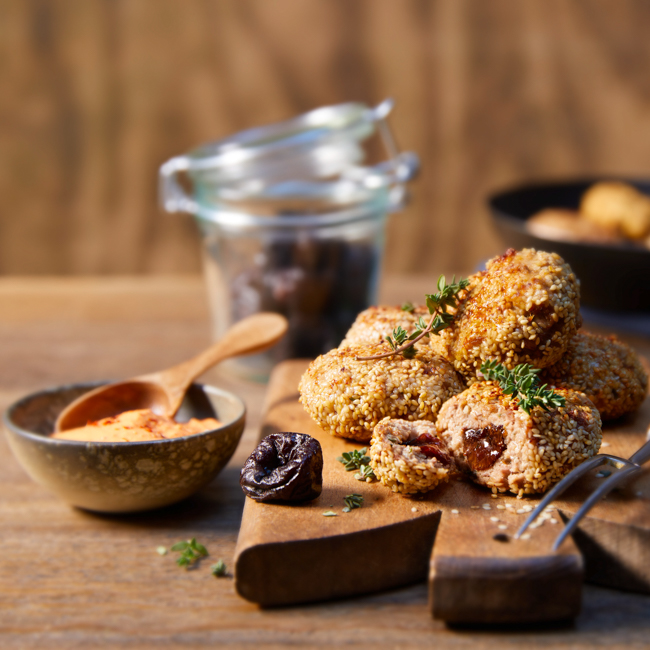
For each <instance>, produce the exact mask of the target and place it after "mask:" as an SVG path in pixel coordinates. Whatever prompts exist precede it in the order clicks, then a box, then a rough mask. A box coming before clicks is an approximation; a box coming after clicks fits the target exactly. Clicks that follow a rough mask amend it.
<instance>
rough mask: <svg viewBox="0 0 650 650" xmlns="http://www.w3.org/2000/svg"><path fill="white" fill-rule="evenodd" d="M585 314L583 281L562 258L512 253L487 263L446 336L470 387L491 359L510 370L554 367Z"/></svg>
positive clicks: (528, 252) (544, 253)
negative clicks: (522, 366)
mask: <svg viewBox="0 0 650 650" xmlns="http://www.w3.org/2000/svg"><path fill="white" fill-rule="evenodd" d="M579 309H580V291H579V284H578V280H577V279H576V277H575V275H574V274H573V272H572V271H571V268H570V267H569V265H568V264H566V263H565V262H564V261H563V260H562V258H561V257H560V256H559V255H557V254H555V253H546V252H543V251H536V250H534V249H532V248H527V249H524V250H522V251H519V252H517V251H515V250H513V249H509V250H508V251H506V253H505V254H504V255H501V256H500V257H496V258H494V259H493V260H490V261H489V262H488V263H487V269H486V272H485V274H484V275H483V276H482V277H481V278H480V281H477V282H476V284H475V286H474V287H473V288H472V290H471V292H470V295H469V297H468V298H467V299H466V300H465V301H464V302H463V303H462V304H461V306H460V307H459V310H458V314H457V316H456V320H455V321H454V325H453V326H452V328H449V332H448V334H447V335H446V336H447V338H448V339H451V341H450V344H449V345H450V353H451V358H452V363H453V364H454V367H455V368H456V370H458V371H459V372H460V373H461V374H463V375H464V376H465V378H466V379H467V381H468V382H469V383H472V382H474V381H477V379H480V378H481V377H480V374H478V371H479V369H480V367H481V365H482V363H483V362H484V361H486V360H488V359H496V360H497V361H499V362H501V363H503V364H504V365H505V366H506V367H507V368H509V369H512V368H514V367H515V366H516V365H517V364H520V363H530V364H531V365H533V366H535V367H537V368H545V367H547V366H550V365H552V364H554V363H556V362H557V361H559V359H560V358H561V357H562V355H563V354H564V352H565V350H566V348H567V346H568V344H569V341H570V339H571V337H572V336H573V335H574V334H575V332H576V331H577V329H578V327H579V325H580V314H579Z"/></svg>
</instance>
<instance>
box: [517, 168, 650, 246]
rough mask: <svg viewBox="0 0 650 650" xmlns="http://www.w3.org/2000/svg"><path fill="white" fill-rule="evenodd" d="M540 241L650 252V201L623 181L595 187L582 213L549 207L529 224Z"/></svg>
mask: <svg viewBox="0 0 650 650" xmlns="http://www.w3.org/2000/svg"><path fill="white" fill-rule="evenodd" d="M526 229H527V230H528V231H530V232H531V233H532V234H533V235H536V236H537V237H543V238H545V239H553V240H556V241H569V242H581V243H586V244H625V243H626V242H627V243H628V244H629V243H635V242H638V243H641V244H642V245H645V246H646V247H648V248H650V197H649V196H647V195H646V194H644V193H643V192H639V190H637V189H636V188H635V187H634V186H632V185H630V184H628V183H622V182H619V181H608V182H601V183H595V184H594V185H592V186H591V187H590V188H589V189H588V190H587V191H586V192H585V193H584V194H583V195H582V199H581V201H580V208H579V210H567V209H565V208H560V207H552V206H550V207H548V208H546V209H544V210H541V211H540V212H538V213H537V214H534V215H533V216H532V217H530V218H529V219H528V220H527V221H526Z"/></svg>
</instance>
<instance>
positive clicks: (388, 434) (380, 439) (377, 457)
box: [368, 418, 456, 494]
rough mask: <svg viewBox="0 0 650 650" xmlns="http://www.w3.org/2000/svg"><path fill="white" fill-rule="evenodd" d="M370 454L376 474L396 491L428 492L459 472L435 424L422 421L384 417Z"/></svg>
mask: <svg viewBox="0 0 650 650" xmlns="http://www.w3.org/2000/svg"><path fill="white" fill-rule="evenodd" d="M368 453H369V455H370V466H371V467H372V469H373V471H374V473H375V476H376V477H377V478H378V479H379V480H380V481H381V482H382V483H383V484H384V485H385V486H386V487H389V488H391V490H393V492H401V493H403V494H414V493H416V492H428V491H429V490H432V489H433V488H435V487H436V485H438V484H439V483H442V482H444V481H447V480H449V478H451V477H452V476H453V475H454V474H455V472H456V467H455V464H454V460H453V458H452V456H451V454H450V453H449V450H448V449H447V445H446V444H445V442H444V441H443V440H441V439H440V437H439V436H438V431H437V429H436V425H435V424H433V423H432V422H426V421H423V420H421V421H418V422H409V421H408V420H391V419H390V418H386V419H385V420H382V421H381V422H380V423H379V424H378V425H377V426H376V427H375V430H374V431H373V434H372V442H371V445H370V450H369V452H368Z"/></svg>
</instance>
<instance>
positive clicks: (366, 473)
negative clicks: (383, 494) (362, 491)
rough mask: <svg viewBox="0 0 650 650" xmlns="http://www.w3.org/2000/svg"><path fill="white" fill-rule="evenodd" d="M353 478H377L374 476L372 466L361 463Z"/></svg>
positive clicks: (374, 479) (370, 479)
mask: <svg viewBox="0 0 650 650" xmlns="http://www.w3.org/2000/svg"><path fill="white" fill-rule="evenodd" d="M354 478H356V479H357V481H376V480H377V477H376V476H375V473H374V472H373V471H372V467H370V465H362V466H361V467H360V468H359V471H358V472H357V473H356V474H355V475H354Z"/></svg>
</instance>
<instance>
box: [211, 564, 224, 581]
mask: <svg viewBox="0 0 650 650" xmlns="http://www.w3.org/2000/svg"><path fill="white" fill-rule="evenodd" d="M210 571H211V572H212V575H213V576H215V577H217V578H223V576H225V575H228V568H227V567H226V563H225V562H224V561H223V560H219V561H218V562H217V563H216V564H213V565H212V566H211V567H210Z"/></svg>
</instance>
